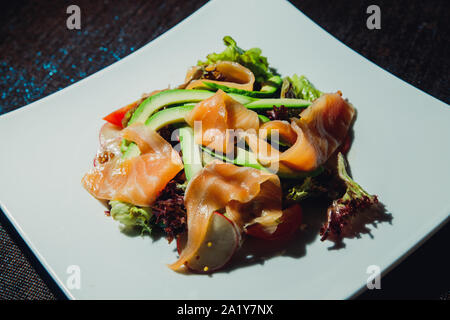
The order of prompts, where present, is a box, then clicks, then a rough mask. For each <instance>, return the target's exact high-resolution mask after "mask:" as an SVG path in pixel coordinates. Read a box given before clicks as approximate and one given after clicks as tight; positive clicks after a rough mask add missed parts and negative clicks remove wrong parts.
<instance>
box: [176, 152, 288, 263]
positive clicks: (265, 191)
mask: <svg viewBox="0 0 450 320" xmlns="http://www.w3.org/2000/svg"><path fill="white" fill-rule="evenodd" d="M184 202H185V206H186V210H187V225H188V234H187V243H186V246H185V248H184V249H183V251H182V252H181V254H180V257H179V259H178V260H177V261H176V262H175V263H173V264H172V265H170V266H169V267H170V268H171V269H173V270H178V269H179V268H181V267H182V266H183V265H184V264H185V263H186V262H187V261H189V260H191V259H193V257H195V255H196V253H197V251H198V250H199V248H200V247H201V245H202V244H203V242H204V239H205V235H206V231H207V229H208V224H209V223H210V220H211V217H212V214H213V213H214V211H216V210H220V209H225V211H226V216H227V217H228V218H229V219H230V220H231V221H233V222H234V223H235V224H236V226H237V227H238V228H239V229H240V230H241V231H242V230H243V229H244V228H246V227H247V226H250V225H253V224H256V223H258V224H260V225H261V226H262V227H263V228H265V231H266V232H269V233H270V232H274V231H275V230H276V227H277V225H278V223H279V221H280V217H281V216H282V214H283V212H282V210H281V185H280V179H279V178H278V176H277V175H275V174H271V173H268V172H264V171H261V170H258V169H254V168H249V167H238V166H235V165H233V164H229V163H221V162H219V161H217V162H212V163H211V164H209V165H208V166H206V167H205V168H203V169H202V171H200V172H199V173H198V174H197V175H196V176H195V177H194V178H192V180H190V181H189V184H188V185H187V188H186V193H185V200H184Z"/></svg>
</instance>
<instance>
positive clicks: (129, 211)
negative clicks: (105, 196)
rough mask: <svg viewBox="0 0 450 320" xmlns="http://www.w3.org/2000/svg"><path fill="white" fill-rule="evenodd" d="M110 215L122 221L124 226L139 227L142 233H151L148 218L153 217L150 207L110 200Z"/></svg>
mask: <svg viewBox="0 0 450 320" xmlns="http://www.w3.org/2000/svg"><path fill="white" fill-rule="evenodd" d="M109 205H110V206H111V211H110V213H111V217H112V218H113V219H114V220H117V221H119V222H120V223H122V224H123V225H124V226H125V227H126V228H134V227H137V228H140V229H142V233H144V232H148V233H151V231H152V229H151V224H150V220H151V218H152V217H153V214H152V211H151V209H150V208H144V207H137V206H134V205H132V204H129V203H126V202H122V201H116V200H111V201H109Z"/></svg>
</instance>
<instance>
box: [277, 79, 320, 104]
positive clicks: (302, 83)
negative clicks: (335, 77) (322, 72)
mask: <svg viewBox="0 0 450 320" xmlns="http://www.w3.org/2000/svg"><path fill="white" fill-rule="evenodd" d="M321 95H322V92H321V91H320V90H317V89H316V88H315V87H314V85H313V84H312V83H311V82H310V81H309V80H308V79H307V78H306V77H305V76H298V75H296V74H294V75H293V76H292V77H286V78H284V80H283V86H282V88H281V96H282V97H283V98H284V97H286V98H296V99H304V100H308V101H314V100H316V99H317V98H318V97H320V96H321Z"/></svg>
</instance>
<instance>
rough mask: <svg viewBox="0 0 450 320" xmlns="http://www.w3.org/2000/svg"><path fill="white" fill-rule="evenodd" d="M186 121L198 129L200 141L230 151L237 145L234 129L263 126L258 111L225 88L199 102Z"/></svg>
mask: <svg viewBox="0 0 450 320" xmlns="http://www.w3.org/2000/svg"><path fill="white" fill-rule="evenodd" d="M186 122H187V123H188V124H189V125H190V126H191V127H193V128H194V137H195V142H196V143H197V144H201V145H203V146H206V147H208V148H210V149H213V150H216V151H220V152H224V153H230V152H231V151H232V150H233V147H234V137H235V133H234V132H232V131H231V130H230V129H232V130H236V129H242V130H249V129H252V130H253V132H256V131H257V130H258V127H259V119H258V114H257V113H256V112H254V111H252V110H249V109H247V108H246V107H244V106H243V105H242V104H240V103H239V102H237V101H235V100H234V99H233V98H231V97H230V96H229V95H228V94H226V93H225V92H223V91H222V90H218V91H217V92H216V93H215V94H214V95H213V96H211V97H210V98H208V99H205V100H203V101H201V102H199V103H198V104H197V105H196V106H195V107H194V109H193V110H192V111H191V112H190V113H189V114H188V115H187V116H186Z"/></svg>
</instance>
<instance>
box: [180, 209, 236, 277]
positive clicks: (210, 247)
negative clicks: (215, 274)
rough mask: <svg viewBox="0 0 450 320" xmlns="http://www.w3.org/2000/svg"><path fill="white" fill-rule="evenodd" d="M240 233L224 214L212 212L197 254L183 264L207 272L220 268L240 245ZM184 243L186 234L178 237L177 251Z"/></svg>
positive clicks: (197, 270)
mask: <svg viewBox="0 0 450 320" xmlns="http://www.w3.org/2000/svg"><path fill="white" fill-rule="evenodd" d="M241 241H242V238H241V233H240V232H239V230H238V228H237V227H236V225H235V224H234V223H233V222H232V221H231V220H230V219H228V218H227V217H225V216H224V215H222V214H220V213H218V212H214V214H213V215H212V217H211V221H210V223H209V226H208V230H207V231H206V236H205V241H204V242H203V244H202V246H201V247H200V248H199V250H198V251H197V254H196V255H195V256H194V257H193V258H192V259H191V260H189V261H187V262H186V263H185V265H186V266H187V267H188V268H189V269H190V270H192V271H195V272H200V273H209V272H212V271H215V270H217V269H220V268H222V267H223V266H224V265H226V264H227V262H228V261H230V259H231V257H232V256H233V254H234V253H235V252H236V250H237V249H238V248H239V247H240V245H241ZM185 244H186V236H181V237H178V239H177V250H178V253H181V251H182V250H183V248H184V245H185Z"/></svg>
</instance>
